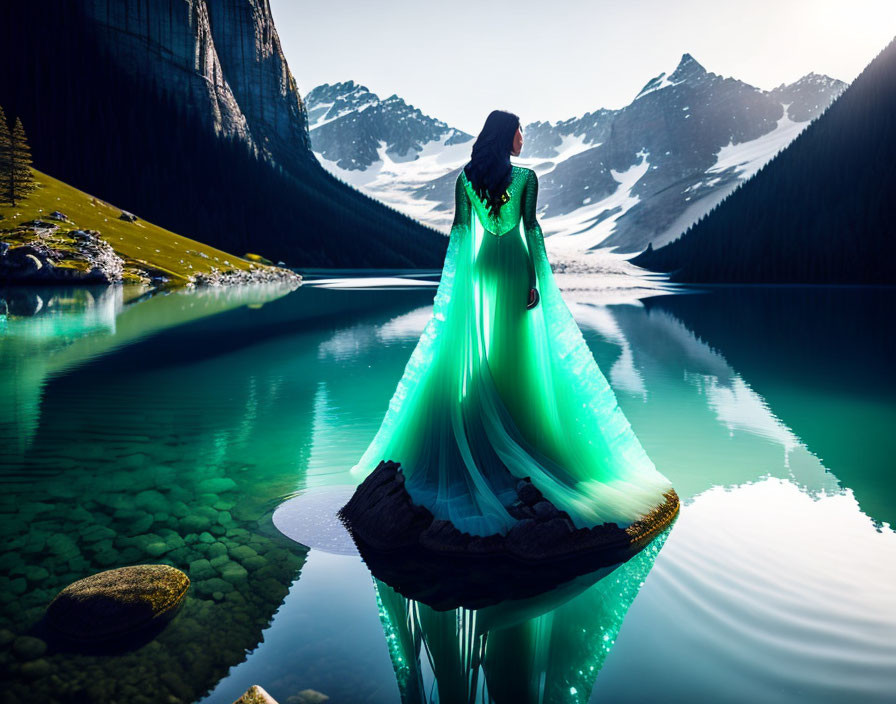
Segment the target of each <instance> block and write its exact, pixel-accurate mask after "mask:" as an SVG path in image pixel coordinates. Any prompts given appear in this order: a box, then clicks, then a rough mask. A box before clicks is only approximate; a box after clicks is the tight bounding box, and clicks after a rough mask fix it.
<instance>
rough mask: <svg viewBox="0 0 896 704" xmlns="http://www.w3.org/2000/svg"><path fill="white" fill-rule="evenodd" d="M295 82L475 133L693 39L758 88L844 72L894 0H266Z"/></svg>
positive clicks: (568, 102)
mask: <svg viewBox="0 0 896 704" xmlns="http://www.w3.org/2000/svg"><path fill="white" fill-rule="evenodd" d="M270 2H271V9H272V11H273V14H274V21H275V23H276V26H277V31H278V33H279V35H280V40H281V42H282V44H283V49H284V52H285V53H286V58H287V61H288V62H289V67H290V69H291V70H292V73H293V75H294V76H295V79H296V81H297V82H298V86H299V91H300V93H301V94H302V95H305V94H306V93H308V92H309V91H310V90H311V89H312V88H314V87H315V86H318V85H320V84H321V83H338V82H340V81H347V80H354V81H355V82H356V83H360V84H361V85H364V86H367V88H369V89H370V90H371V91H373V92H374V93H376V94H378V95H379V96H380V97H381V98H386V97H388V96H390V95H392V94H393V93H397V94H398V95H399V96H400V97H401V98H403V99H404V100H405V101H407V102H408V103H409V104H411V105H413V106H414V107H416V108H419V109H420V110H422V111H423V112H424V113H426V114H427V115H430V116H432V117H435V118H438V119H441V120H444V121H445V122H447V123H448V124H449V125H451V126H453V127H457V128H459V129H462V130H464V131H466V132H469V133H470V134H472V135H476V134H478V132H479V130H480V129H481V128H482V123H483V122H484V121H485V117H486V116H487V115H488V113H489V112H490V111H491V110H493V109H496V108H499V109H504V110H510V111H511V112H514V113H516V114H517V115H519V116H520V119H521V121H522V122H523V124H526V123H528V122H533V121H535V120H550V121H552V122H553V121H556V120H562V119H566V118H569V117H577V116H581V115H583V114H584V113H586V112H590V111H593V110H596V109H598V108H601V107H605V108H621V107H623V106H625V105H627V104H628V103H630V102H631V101H632V99H633V98H634V97H635V95H637V93H638V91H640V90H641V88H642V87H643V86H644V84H645V83H647V81H648V80H650V79H651V78H652V77H654V76H656V75H657V74H659V73H660V72H662V71H667V72H671V71H672V70H673V69H674V68H675V66H676V65H677V64H678V61H679V59H680V58H681V55H682V54H684V53H686V52H687V53H690V54H691V55H692V56H693V57H694V58H695V59H696V60H697V61H699V62H700V63H701V64H702V65H703V67H704V68H706V70H707V71H710V72H713V73H717V74H720V75H722V76H726V77H728V76H730V77H733V78H738V79H740V80H743V81H746V82H747V83H750V84H752V85H754V86H757V87H759V88H762V89H764V90H769V89H771V88H774V87H775V86H777V85H779V84H781V83H791V82H793V81H795V80H797V79H798V78H800V77H801V76H804V75H805V74H807V73H810V72H812V71H815V72H816V73H822V74H827V75H829V76H832V77H834V78H839V79H840V80H842V81H846V82H847V83H849V82H851V81H852V80H853V79H855V77H856V76H858V75H859V73H860V72H861V71H862V69H863V68H864V67H865V66H866V65H867V64H868V62H869V61H871V59H873V58H874V57H875V56H876V55H877V54H878V53H879V52H880V51H881V50H882V49H883V48H884V47H885V46H886V45H887V43H888V42H889V41H890V40H891V39H892V38H893V37H894V36H896V0H849V1H848V2H843V1H842V0H749V1H747V0H736V1H735V0H674V1H672V0H628V1H626V0H612V1H609V0H550V1H549V2H546V1H544V0H542V1H541V2H536V1H535V0H516V1H515V2H507V1H505V0H478V1H475V0H474V1H469V0H453V2H445V3H436V2H432V0H379V1H378V2H365V1H364V0H360V1H359V2H353V3H345V2H332V1H331V2H322V1H321V0H313V1H310V0H270Z"/></svg>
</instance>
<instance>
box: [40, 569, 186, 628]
mask: <svg viewBox="0 0 896 704" xmlns="http://www.w3.org/2000/svg"><path fill="white" fill-rule="evenodd" d="M189 588H190V578H189V577H187V575H186V574H185V573H184V572H182V571H181V570H179V569H177V568H175V567H171V566H170V565H131V566H129V567H118V568H116V569H112V570H106V571H104V572H99V573H97V574H94V575H91V576H89V577H85V578H84V579H79V580H78V581H77V582H73V583H72V584H70V585H68V586H67V587H66V588H65V589H63V590H62V591H61V592H59V593H58V594H57V595H56V597H55V598H54V599H53V601H52V602H50V605H49V606H48V607H47V621H48V622H49V624H50V625H51V626H53V627H54V628H55V629H56V630H58V631H59V632H61V633H62V634H64V635H66V636H68V637H70V638H74V639H76V640H80V641H101V640H105V639H109V638H116V637H119V636H123V635H125V634H128V633H133V632H136V631H141V630H143V629H144V628H148V627H150V626H160V625H162V624H163V623H165V622H166V621H168V620H170V619H171V618H173V617H174V615H175V613H176V612H177V610H178V608H179V607H180V606H181V604H182V603H183V600H184V597H185V596H186V594H187V590H188V589H189Z"/></svg>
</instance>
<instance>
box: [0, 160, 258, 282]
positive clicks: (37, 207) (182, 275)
mask: <svg viewBox="0 0 896 704" xmlns="http://www.w3.org/2000/svg"><path fill="white" fill-rule="evenodd" d="M32 171H33V173H34V180H35V183H36V184H37V188H36V189H35V190H34V191H32V192H31V193H30V194H29V195H28V197H27V198H25V199H24V200H21V201H19V203H18V204H17V205H16V206H15V207H13V206H11V205H9V204H8V202H7V201H0V215H2V216H3V218H2V219H0V238H2V239H5V240H7V241H9V242H10V244H18V243H19V242H20V240H19V238H14V239H13V238H10V237H9V233H2V231H3V230H9V229H12V228H15V227H16V226H17V225H18V224H19V223H22V222H27V221H29V220H34V219H42V220H49V215H50V213H52V212H53V211H54V210H59V211H61V212H62V213H65V214H66V215H67V216H68V217H69V219H70V220H71V223H65V222H56V221H54V220H49V221H50V222H53V223H55V224H57V225H59V226H60V232H62V231H63V230H66V229H85V230H98V231H99V232H100V233H101V235H102V237H103V239H104V240H106V241H107V242H108V243H109V244H110V245H111V246H112V248H113V249H114V250H115V251H116V253H117V254H118V255H119V256H120V257H122V259H124V260H125V263H126V265H131V264H136V266H137V267H139V268H143V267H149V268H151V269H156V270H160V271H161V272H162V273H164V274H165V275H166V276H169V277H170V279H171V283H172V284H183V283H186V282H187V280H188V279H189V277H190V276H192V275H193V274H196V273H199V272H204V273H205V272H209V271H210V269H211V268H212V267H216V268H218V269H219V270H222V271H225V270H227V269H250V268H251V269H255V268H259V267H260V266H261V265H260V264H254V263H252V262H250V261H247V260H246V259H243V258H241V257H237V256H234V255H232V254H228V253H227V252H223V251H221V250H220V249H215V248H214V247H209V246H208V245H205V244H202V243H201V242H197V241H196V240H191V239H189V238H187V237H181V236H180V235H177V234H175V233H173V232H170V231H169V230H165V229H164V228H161V227H158V226H157V225H153V224H152V223H149V222H146V221H145V220H142V219H141V220H137V221H136V222H126V221H124V220H120V219H119V215H121V209H120V208H116V207H115V206H113V205H110V204H109V203H106V202H104V201H101V200H100V199H98V198H94V197H93V196H90V195H89V194H87V193H84V192H82V191H79V190H78V189H76V188H73V187H72V186H69V185H68V184H66V183H63V182H62V181H59V180H57V179H55V178H53V177H51V176H48V175H47V174H45V173H42V172H40V171H38V170H37V169H32ZM135 215H137V217H138V218H139V213H135ZM72 223H73V224H72ZM14 240H15V241H14ZM190 252H192V253H190ZM200 252H201V253H203V254H205V255H207V257H208V258H205V257H203V256H201V255H200V254H199V253H200Z"/></svg>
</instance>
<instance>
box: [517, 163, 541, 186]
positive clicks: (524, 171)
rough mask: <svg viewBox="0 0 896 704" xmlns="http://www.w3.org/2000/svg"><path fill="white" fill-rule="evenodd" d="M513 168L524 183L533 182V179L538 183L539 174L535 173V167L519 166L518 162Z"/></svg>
mask: <svg viewBox="0 0 896 704" xmlns="http://www.w3.org/2000/svg"><path fill="white" fill-rule="evenodd" d="M513 169H514V172H515V174H516V175H517V176H518V177H519V179H520V181H522V182H523V183H531V182H533V181H534V182H536V183H538V176H537V175H536V174H535V171H534V170H533V169H530V168H527V167H525V166H517V165H516V164H513Z"/></svg>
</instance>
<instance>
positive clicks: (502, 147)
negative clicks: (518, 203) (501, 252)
mask: <svg viewBox="0 0 896 704" xmlns="http://www.w3.org/2000/svg"><path fill="white" fill-rule="evenodd" d="M519 126H520V118H519V117H517V116H516V115H514V114H513V113H512V112H507V111H506V110H492V111H491V112H490V113H489V115H488V117H487V118H486V119H485V125H483V127H482V131H481V132H480V133H479V136H478V137H477V138H476V141H475V142H474V143H473V151H472V153H471V155H470V161H469V162H468V163H467V165H466V166H464V173H466V175H467V179H469V181H470V184H471V185H472V186H473V190H474V191H476V194H477V195H478V196H479V197H480V198H481V199H482V200H483V201H485V202H486V203H487V204H488V208H489V210H490V211H491V212H492V214H493V215H494V216H495V217H497V216H498V213H499V211H500V210H501V206H502V205H503V204H504V203H505V202H506V201H507V200H508V197H507V187H508V186H510V176H511V166H510V152H511V151H512V150H513V138H514V135H516V131H517V129H518V128H519Z"/></svg>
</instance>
